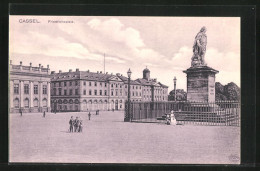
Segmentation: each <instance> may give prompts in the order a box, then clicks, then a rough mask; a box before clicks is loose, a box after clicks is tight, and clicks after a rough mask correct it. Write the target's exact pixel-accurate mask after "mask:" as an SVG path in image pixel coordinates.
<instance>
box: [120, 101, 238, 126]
mask: <svg viewBox="0 0 260 171" xmlns="http://www.w3.org/2000/svg"><path fill="white" fill-rule="evenodd" d="M125 106H126V107H125V118H126V117H129V118H130V119H129V120H130V121H134V122H162V121H161V119H160V118H162V117H163V116H164V115H165V114H167V113H170V112H171V111H172V110H173V111H174V115H175V118H176V121H177V124H198V125H225V126H240V103H239V102H237V101H216V102H188V101H177V102H173V101H170V102H131V103H130V114H128V103H127V102H126V105H125Z"/></svg>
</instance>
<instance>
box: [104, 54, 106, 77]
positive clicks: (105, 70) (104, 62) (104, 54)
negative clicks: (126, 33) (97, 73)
mask: <svg viewBox="0 0 260 171" xmlns="http://www.w3.org/2000/svg"><path fill="white" fill-rule="evenodd" d="M105 57H106V54H105V53H104V74H105V73H106V62H105Z"/></svg>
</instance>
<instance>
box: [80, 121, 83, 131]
mask: <svg viewBox="0 0 260 171" xmlns="http://www.w3.org/2000/svg"><path fill="white" fill-rule="evenodd" d="M82 131H83V125H82V120H80V121H79V132H82Z"/></svg>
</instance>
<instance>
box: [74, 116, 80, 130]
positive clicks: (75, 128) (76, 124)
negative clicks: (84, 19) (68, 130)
mask: <svg viewBox="0 0 260 171" xmlns="http://www.w3.org/2000/svg"><path fill="white" fill-rule="evenodd" d="M78 120H79V119H78V117H76V119H75V120H74V132H77V131H78Z"/></svg>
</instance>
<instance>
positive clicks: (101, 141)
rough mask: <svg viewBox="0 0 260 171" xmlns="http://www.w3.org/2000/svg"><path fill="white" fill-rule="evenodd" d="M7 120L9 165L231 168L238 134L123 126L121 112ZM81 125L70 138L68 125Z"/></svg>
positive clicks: (230, 130)
mask: <svg viewBox="0 0 260 171" xmlns="http://www.w3.org/2000/svg"><path fill="white" fill-rule="evenodd" d="M87 114H88V113H57V114H53V113H47V114H46V117H45V118H43V116H42V114H39V113H38V114H23V116H22V117H21V116H20V115H19V114H10V126H9V131H10V135H9V145H10V154H9V157H10V162H50V163H55V162H62V163H168V164H169V163H173V164H181V163H182V164H188V163H189V164H203V163H208V164H226V163H231V164H236V163H239V161H240V159H239V157H240V128H239V127H225V126H195V125H175V126H173V125H165V124H162V123H126V122H123V119H124V113H123V112H122V111H121V112H120V111H115V112H111V111H110V112H108V111H106V112H103V111H100V115H95V114H94V113H92V116H91V120H90V121H89V120H88V116H87ZM71 116H74V118H75V117H76V116H79V117H80V118H81V119H82V120H83V126H84V127H83V132H82V133H69V132H68V129H69V119H70V117H71Z"/></svg>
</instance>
